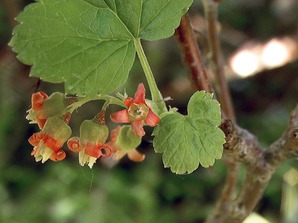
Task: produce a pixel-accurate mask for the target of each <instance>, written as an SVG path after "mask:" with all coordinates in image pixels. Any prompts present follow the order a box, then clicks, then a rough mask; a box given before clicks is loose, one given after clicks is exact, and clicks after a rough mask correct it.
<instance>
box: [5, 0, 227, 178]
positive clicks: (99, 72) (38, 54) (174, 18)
mask: <svg viewBox="0 0 298 223" xmlns="http://www.w3.org/2000/svg"><path fill="white" fill-rule="evenodd" d="M192 2H193V1H192V0H183V1H181V0H158V1H156V0H121V1H119V0H38V1H37V2H35V3H33V4H31V5H29V6H27V7H26V8H25V10H24V11H23V12H22V13H20V15H19V16H18V17H17V20H18V22H19V25H18V26H17V27H16V28H15V29H14V32H13V38H12V40H11V42H10V46H11V47H12V48H13V50H14V51H15V52H16V53H17V54H18V58H19V60H20V61H21V62H23V63H25V64H28V65H32V68H31V72H30V75H31V76H33V77H38V78H40V79H41V80H43V81H48V82H51V83H61V82H63V83H64V84H65V93H59V92H56V93H53V94H52V95H50V96H48V95H47V94H46V93H44V92H36V93H34V94H33V95H32V108H31V109H30V110H29V111H28V116H27V119H28V120H30V123H36V124H38V127H39V128H40V132H39V133H35V134H34V135H33V136H32V137H31V138H30V139H29V142H30V143H31V144H32V146H33V147H34V148H33V152H32V155H33V156H34V157H35V159H36V161H42V162H45V161H46V160H48V159H51V160H53V161H60V160H62V159H64V158H65V156H66V153H65V152H64V151H63V150H62V149H61V148H62V146H63V144H65V143H66V142H67V145H68V147H69V149H70V150H71V151H73V152H76V153H78V154H79V163H80V164H81V165H85V164H87V165H88V166H89V167H90V168H91V167H92V166H93V164H94V163H95V162H96V160H97V159H98V158H100V157H108V156H112V157H113V158H114V159H121V158H122V157H123V156H125V155H127V156H128V158H129V159H131V160H132V161H137V162H138V161H142V160H144V158H145V155H144V154H140V153H139V152H138V151H137V147H138V146H139V145H140V143H141V140H142V137H143V136H144V135H145V134H146V133H145V130H144V128H143V126H144V125H148V126H151V127H154V130H153V135H154V140H153V146H154V150H155V152H157V153H163V154H162V158H163V162H164V166H165V167H169V168H170V169H171V171H172V172H174V173H177V174H184V173H191V172H193V171H194V170H196V169H197V168H198V166H199V165H200V164H201V165H202V166H203V167H208V166H211V165H213V164H214V162H215V159H220V158H221V156H222V152H223V143H224V142H225V138H224V134H223V132H222V131H221V130H220V129H219V127H218V126H219V125H220V122H221V113H220V105H219V103H218V102H217V100H215V99H214V98H213V95H212V94H209V93H206V92H204V91H201V92H196V93H195V94H194V95H193V96H192V97H191V99H190V101H189V103H188V114H187V115H182V114H180V113H179V112H178V111H176V109H173V108H172V109H168V107H167V106H166V104H165V100H164V99H163V97H162V95H161V93H160V91H159V89H158V86H157V84H156V81H155V79H154V76H153V74H152V71H151V68H150V66H149V63H148V60H147V58H146V55H145V52H144V50H143V47H142V43H141V40H147V41H154V40H159V39H164V38H168V37H170V36H172V35H173V34H174V30H175V29H176V28H177V27H178V25H179V23H180V19H181V17H182V15H184V14H185V13H186V12H187V10H188V9H189V7H190V6H191V4H192ZM136 54H137V56H138V58H139V60H140V62H141V65H142V68H143V71H144V75H145V77H146V80H147V84H148V86H149V89H150V93H151V99H150V100H149V99H146V96H145V86H144V84H142V83H141V84H139V85H138V86H136V88H137V90H136V93H135V95H134V97H133V98H132V97H128V96H127V95H126V94H124V95H121V94H120V93H115V91H117V89H119V88H121V87H123V83H125V82H126V81H127V79H128V75H129V72H130V70H131V68H132V65H133V63H134V61H135V55H136ZM91 100H92V101H93V100H103V101H105V103H104V105H103V107H102V109H101V110H100V111H99V112H98V115H96V116H95V117H94V118H93V119H92V120H85V121H84V122H83V123H82V124H81V127H80V136H73V137H71V128H70V127H69V125H68V123H69V120H70V118H71V114H72V113H73V112H74V111H75V110H76V109H77V108H79V107H81V106H83V105H84V104H85V103H87V102H89V101H91ZM110 106H118V107H121V108H122V109H120V110H119V111H118V112H116V113H113V114H112V115H111V116H110V117H109V118H110V119H111V120H112V121H113V122H116V123H120V125H119V126H118V127H116V129H112V130H111V129H110V128H109V126H107V125H106V123H105V118H107V117H106V115H105V114H106V110H107V109H109V107H110ZM70 137H71V138H70Z"/></svg>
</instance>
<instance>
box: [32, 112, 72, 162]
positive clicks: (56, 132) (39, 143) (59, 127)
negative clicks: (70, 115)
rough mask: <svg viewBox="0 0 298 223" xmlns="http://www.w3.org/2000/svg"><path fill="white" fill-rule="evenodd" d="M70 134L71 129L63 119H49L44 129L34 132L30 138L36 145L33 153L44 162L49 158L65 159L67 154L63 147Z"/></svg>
mask: <svg viewBox="0 0 298 223" xmlns="http://www.w3.org/2000/svg"><path fill="white" fill-rule="evenodd" d="M70 135H71V129H70V127H69V126H68V125H67V124H66V123H65V122H64V121H63V120H62V119H60V118H58V117H51V118H49V119H47V121H46V123H45V125H44V127H43V129H42V130H41V131H40V132H38V133H34V134H33V135H32V136H31V137H30V138H29V140H28V141H29V143H30V144H31V145H32V146H34V148H33V151H32V153H31V155H32V156H34V157H35V160H36V162H38V161H41V162H42V163H44V162H45V161H47V160H48V159H51V160H53V161H60V160H63V159H64V158H65V156H66V154H65V152H64V151H63V150H61V147H62V146H63V144H64V143H65V142H66V141H67V139H68V138H69V137H70Z"/></svg>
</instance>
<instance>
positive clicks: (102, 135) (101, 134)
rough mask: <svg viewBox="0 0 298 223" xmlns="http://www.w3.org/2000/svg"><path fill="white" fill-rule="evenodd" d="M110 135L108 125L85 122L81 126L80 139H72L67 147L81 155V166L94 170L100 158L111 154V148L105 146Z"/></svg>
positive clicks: (90, 121)
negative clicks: (93, 167)
mask: <svg viewBox="0 0 298 223" xmlns="http://www.w3.org/2000/svg"><path fill="white" fill-rule="evenodd" d="M108 135H109V130H108V128H107V126H106V125H102V124H99V123H97V122H95V121H93V120H85V121H84V122H83V123H82V124H81V126H80V137H73V138H70V139H69V140H68V142H67V145H68V148H69V149H70V150H71V151H73V152H76V153H79V163H80V165H81V166H84V165H85V164H87V165H88V166H89V167H90V168H92V166H93V165H94V163H95V162H96V160H97V159H98V158H99V157H101V156H103V157H106V156H109V155H110V154H111V148H110V147H109V146H108V145H106V144H105V142H106V140H107V138H108Z"/></svg>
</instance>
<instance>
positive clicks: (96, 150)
mask: <svg viewBox="0 0 298 223" xmlns="http://www.w3.org/2000/svg"><path fill="white" fill-rule="evenodd" d="M83 147H85V154H86V155H88V156H92V157H94V158H99V157H100V156H101V155H102V152H101V149H100V147H99V146H96V145H90V144H89V145H88V144H87V145H83Z"/></svg>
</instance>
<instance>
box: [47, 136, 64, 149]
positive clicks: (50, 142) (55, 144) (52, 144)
mask: <svg viewBox="0 0 298 223" xmlns="http://www.w3.org/2000/svg"><path fill="white" fill-rule="evenodd" d="M42 141H43V143H44V144H45V146H46V147H48V148H49V149H51V150H53V151H57V150H59V149H60V148H61V147H62V145H63V143H64V142H63V143H62V142H59V141H58V140H56V139H54V138H52V137H51V136H49V135H45V137H43V139H42Z"/></svg>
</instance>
